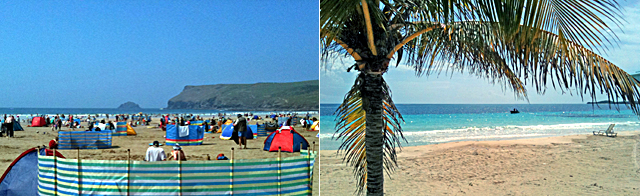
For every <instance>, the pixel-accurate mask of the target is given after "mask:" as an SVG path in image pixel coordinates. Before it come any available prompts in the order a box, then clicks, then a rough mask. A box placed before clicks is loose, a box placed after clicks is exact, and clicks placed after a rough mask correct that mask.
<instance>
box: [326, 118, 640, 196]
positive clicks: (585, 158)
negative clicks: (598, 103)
mask: <svg viewBox="0 0 640 196" xmlns="http://www.w3.org/2000/svg"><path fill="white" fill-rule="evenodd" d="M639 151H640V131H630V132H621V133H620V134H619V135H618V137H616V138H611V137H604V136H593V135H571V136H559V137H546V138H535V139H521V140H502V141H465V142H452V143H442V144H435V145H425V146H412V147H405V148H403V151H402V152H401V153H400V154H399V156H398V167H397V169H396V171H395V172H394V173H393V174H391V176H387V175H385V184H384V185H385V193H386V194H387V195H406V194H407V193H409V192H410V193H411V195H640V165H639V163H640V155H638V154H639V153H640V152H639ZM320 156H321V159H322V163H321V164H320V168H321V171H320V176H321V179H320V187H322V190H321V193H320V194H321V195H344V194H351V193H353V192H354V191H355V190H356V189H355V180H354V178H353V175H352V172H351V171H352V168H351V167H348V166H346V165H345V164H343V163H342V159H341V158H342V156H337V154H336V151H329V150H322V151H321V152H320Z"/></svg>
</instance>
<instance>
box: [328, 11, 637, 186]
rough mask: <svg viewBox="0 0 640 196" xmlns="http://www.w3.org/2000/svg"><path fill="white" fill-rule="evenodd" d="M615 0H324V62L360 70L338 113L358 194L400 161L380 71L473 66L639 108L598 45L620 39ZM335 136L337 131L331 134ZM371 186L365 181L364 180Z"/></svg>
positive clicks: (629, 81)
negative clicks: (340, 61) (349, 61)
mask: <svg viewBox="0 0 640 196" xmlns="http://www.w3.org/2000/svg"><path fill="white" fill-rule="evenodd" d="M621 19H622V14H621V11H620V6H619V5H618V3H617V2H616V1H615V0H563V1H554V0H393V1H388V0H321V2H320V25H321V29H320V31H321V32H320V40H321V44H322V46H321V52H322V57H321V59H322V62H323V63H322V64H321V66H323V67H326V66H329V64H331V62H330V60H331V59H333V60H335V59H336V58H335V57H337V56H350V57H353V59H354V60H355V62H356V63H355V64H354V65H353V66H351V67H349V68H348V69H347V71H351V70H355V71H358V72H359V75H358V76H357V78H356V80H355V83H354V85H353V87H352V88H351V90H350V91H349V92H348V93H347V94H346V96H345V98H344V100H343V103H342V104H341V105H340V106H339V108H338V109H337V111H336V116H337V117H336V122H337V123H336V133H335V134H336V135H337V138H338V139H343V140H344V142H343V144H342V145H341V146H340V148H339V150H343V151H346V153H344V158H343V161H345V162H347V163H349V164H350V165H351V166H353V167H354V175H355V176H356V178H357V179H358V180H357V181H358V183H357V186H358V189H357V190H358V192H359V193H362V191H363V190H364V189H365V187H366V190H367V194H368V195H382V194H383V183H384V175H383V173H384V172H383V171H387V173H389V172H391V171H393V169H394V166H396V164H397V163H396V154H397V151H396V150H397V149H400V147H401V141H402V140H403V139H404V137H403V136H402V127H401V124H402V121H403V120H402V116H401V115H400V113H399V112H398V110H397V109H396V107H395V105H394V103H393V101H392V99H391V91H390V89H389V87H388V85H387V83H386V82H385V81H384V78H383V77H382V75H383V74H384V73H385V72H387V71H388V67H389V64H390V62H392V63H395V66H398V64H400V63H401V62H402V63H403V64H405V65H406V66H409V67H411V68H413V69H414V70H415V73H416V75H417V76H423V75H429V74H431V73H440V72H442V71H445V73H452V72H461V73H469V74H472V75H476V76H479V77H481V78H485V79H487V80H489V82H491V83H494V84H500V85H502V86H504V87H505V89H511V90H513V92H514V94H515V96H516V98H519V99H526V98H527V90H526V89H525V85H527V83H529V85H531V86H533V87H535V90H536V92H537V93H540V94H543V93H544V92H545V91H546V90H547V88H548V87H549V83H551V86H552V87H553V88H554V89H556V90H558V91H561V92H563V93H564V92H568V93H570V94H573V93H575V94H577V95H579V96H581V97H583V96H584V95H589V96H590V97H591V98H592V100H596V95H599V94H606V96H607V99H608V100H616V101H628V102H629V104H628V107H630V108H631V109H632V110H633V112H634V113H636V114H638V113H639V112H640V111H639V107H638V101H639V100H640V94H639V91H638V87H640V83H639V82H638V81H637V80H635V79H634V78H632V77H631V76H630V75H629V74H627V73H626V72H625V71H623V70H621V69H620V68H618V67H617V66H615V65H614V64H613V63H611V62H609V61H608V60H606V59H604V58H603V57H602V56H600V55H598V54H597V53H602V52H606V51H607V50H609V49H610V48H612V47H615V46H616V44H617V42H618V41H619V39H618V37H617V36H616V35H615V34H614V33H613V31H611V27H612V25H613V26H614V27H615V26H617V27H619V26H620V25H621V24H622V23H623V21H621ZM334 136H335V135H334ZM365 185H366V186H365Z"/></svg>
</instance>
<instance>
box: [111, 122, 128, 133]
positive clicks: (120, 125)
mask: <svg viewBox="0 0 640 196" xmlns="http://www.w3.org/2000/svg"><path fill="white" fill-rule="evenodd" d="M128 126H129V125H127V122H116V130H115V131H114V132H113V136H127V129H128Z"/></svg>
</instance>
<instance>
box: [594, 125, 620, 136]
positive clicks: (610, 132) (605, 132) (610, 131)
mask: <svg viewBox="0 0 640 196" xmlns="http://www.w3.org/2000/svg"><path fill="white" fill-rule="evenodd" d="M614 126H616V124H611V125H609V128H607V130H600V131H598V132H595V131H594V132H593V135H606V136H607V137H616V136H618V133H614V132H613V127H614Z"/></svg>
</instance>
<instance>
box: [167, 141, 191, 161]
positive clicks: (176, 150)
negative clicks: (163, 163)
mask: <svg viewBox="0 0 640 196" xmlns="http://www.w3.org/2000/svg"><path fill="white" fill-rule="evenodd" d="M167 160H174V161H178V160H180V161H186V160H187V155H185V154H184V151H182V147H180V145H178V144H176V145H175V146H173V150H172V151H171V155H169V158H167Z"/></svg>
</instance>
